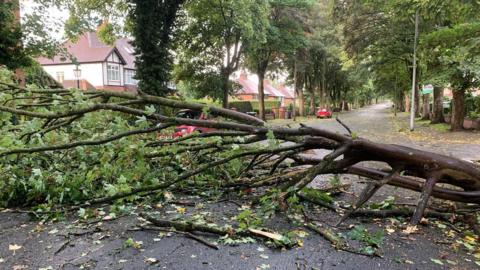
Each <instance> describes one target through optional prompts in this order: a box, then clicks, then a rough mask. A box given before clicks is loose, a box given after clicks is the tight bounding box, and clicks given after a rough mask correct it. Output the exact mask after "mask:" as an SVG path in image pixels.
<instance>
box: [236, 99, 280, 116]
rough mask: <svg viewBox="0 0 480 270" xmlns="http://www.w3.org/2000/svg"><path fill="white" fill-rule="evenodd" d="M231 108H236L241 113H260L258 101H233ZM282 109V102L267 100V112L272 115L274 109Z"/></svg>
mask: <svg viewBox="0 0 480 270" xmlns="http://www.w3.org/2000/svg"><path fill="white" fill-rule="evenodd" d="M228 107H229V108H236V109H237V110H238V111H239V112H253V111H255V112H258V108H259V102H258V100H241V101H232V102H229V103H228ZM278 107H280V101H276V100H265V112H266V113H271V112H272V108H278Z"/></svg>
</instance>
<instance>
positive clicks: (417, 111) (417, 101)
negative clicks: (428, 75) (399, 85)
mask: <svg viewBox="0 0 480 270" xmlns="http://www.w3.org/2000/svg"><path fill="white" fill-rule="evenodd" d="M414 106H415V117H420V91H419V87H418V85H415V105H414Z"/></svg>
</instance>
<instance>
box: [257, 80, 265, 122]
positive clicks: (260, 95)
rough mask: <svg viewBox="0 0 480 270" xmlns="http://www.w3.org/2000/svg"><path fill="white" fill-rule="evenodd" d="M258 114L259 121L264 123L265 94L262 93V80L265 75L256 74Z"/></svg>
mask: <svg viewBox="0 0 480 270" xmlns="http://www.w3.org/2000/svg"><path fill="white" fill-rule="evenodd" d="M257 75H258V114H259V117H260V119H262V120H264V121H265V92H264V82H263V80H264V78H265V73H263V72H258V74H257Z"/></svg>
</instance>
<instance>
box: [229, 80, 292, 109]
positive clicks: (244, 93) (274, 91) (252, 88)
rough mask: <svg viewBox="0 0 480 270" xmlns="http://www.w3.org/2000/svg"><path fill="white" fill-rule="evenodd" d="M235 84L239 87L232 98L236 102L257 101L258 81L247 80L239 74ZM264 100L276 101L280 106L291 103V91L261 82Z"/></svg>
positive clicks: (267, 82)
mask: <svg viewBox="0 0 480 270" xmlns="http://www.w3.org/2000/svg"><path fill="white" fill-rule="evenodd" d="M235 82H236V83H237V84H238V85H239V86H240V89H238V90H237V91H236V92H235V94H234V97H235V98H236V99H238V100H258V80H254V79H253V78H249V77H248V75H247V74H246V73H245V72H242V73H240V76H239V77H238V79H236V80H235ZM263 89H264V94H265V100H278V101H280V102H281V105H282V106H288V105H289V104H290V103H292V102H293V91H292V90H291V89H289V88H287V87H286V86H285V85H280V86H279V87H275V86H273V85H272V84H271V83H270V81H269V80H264V81H263Z"/></svg>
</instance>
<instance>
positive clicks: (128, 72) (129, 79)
mask: <svg viewBox="0 0 480 270" xmlns="http://www.w3.org/2000/svg"><path fill="white" fill-rule="evenodd" d="M133 77H135V70H132V69H125V84H133V85H137V80H135V79H134V78H133Z"/></svg>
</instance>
